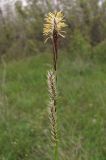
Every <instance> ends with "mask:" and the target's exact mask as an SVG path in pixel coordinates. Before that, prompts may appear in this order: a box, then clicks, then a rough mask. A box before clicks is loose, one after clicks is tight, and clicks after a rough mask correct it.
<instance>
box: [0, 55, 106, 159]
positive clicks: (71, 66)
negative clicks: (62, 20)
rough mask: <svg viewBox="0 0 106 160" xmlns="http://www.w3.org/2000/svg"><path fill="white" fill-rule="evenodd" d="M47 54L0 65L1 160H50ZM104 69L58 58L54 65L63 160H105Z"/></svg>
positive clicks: (67, 57)
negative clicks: (55, 65)
mask: <svg viewBox="0 0 106 160" xmlns="http://www.w3.org/2000/svg"><path fill="white" fill-rule="evenodd" d="M50 61H51V59H50V54H42V55H41V54H40V55H38V56H33V57H30V58H23V59H21V60H18V61H14V60H13V61H11V62H8V63H6V64H5V65H3V64H1V65H0V90H1V92H0V160H49V159H51V153H52V151H51V148H50V144H51V142H50V130H49V120H48V111H47V109H48V108H47V100H48V92H47V84H46V71H47V70H48V68H51V66H50ZM105 67H106V66H105V64H104V63H99V62H98V63H97V62H96V63H95V62H94V61H93V60H88V59H87V60H83V59H79V57H78V58H76V59H74V60H71V56H70V55H69V54H68V55H67V54H66V53H64V54H61V55H60V57H59V64H58V74H59V76H58V91H59V93H58V95H59V98H58V124H59V135H60V143H59V148H60V149H59V154H60V157H61V159H62V160H83V159H84V160H89V159H90V160H106V136H105V133H106V127H105V120H106V71H105Z"/></svg>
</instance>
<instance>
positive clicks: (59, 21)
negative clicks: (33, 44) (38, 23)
mask: <svg viewBox="0 0 106 160" xmlns="http://www.w3.org/2000/svg"><path fill="white" fill-rule="evenodd" d="M66 26H67V25H66V24H65V20H64V15H63V13H62V12H61V11H59V12H54V13H51V12H50V13H49V14H48V15H47V16H46V17H45V24H44V28H43V35H44V36H46V41H47V40H48V39H49V38H53V35H54V33H55V34H57V35H59V36H61V37H64V35H63V33H65V31H63V28H64V27H66Z"/></svg>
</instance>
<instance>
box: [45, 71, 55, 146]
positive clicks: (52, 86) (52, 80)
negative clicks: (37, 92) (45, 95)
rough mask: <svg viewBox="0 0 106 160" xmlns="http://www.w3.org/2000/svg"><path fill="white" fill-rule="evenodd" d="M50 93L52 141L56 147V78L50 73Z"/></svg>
mask: <svg viewBox="0 0 106 160" xmlns="http://www.w3.org/2000/svg"><path fill="white" fill-rule="evenodd" d="M47 78H48V91H49V97H50V101H49V119H50V125H51V139H52V144H54V145H56V143H57V129H56V98H57V91H56V78H55V74H54V72H53V71H52V70H51V71H48V75H47Z"/></svg>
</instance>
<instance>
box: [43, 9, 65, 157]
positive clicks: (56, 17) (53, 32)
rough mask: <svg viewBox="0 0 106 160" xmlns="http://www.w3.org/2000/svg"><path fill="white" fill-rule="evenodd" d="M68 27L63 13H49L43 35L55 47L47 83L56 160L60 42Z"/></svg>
mask: <svg viewBox="0 0 106 160" xmlns="http://www.w3.org/2000/svg"><path fill="white" fill-rule="evenodd" d="M64 27H66V24H65V20H64V15H63V13H62V12H61V11H59V12H57V11H55V12H53V13H51V12H50V13H48V15H47V16H46V17H45V23H44V28H43V34H44V36H45V38H46V39H45V42H47V41H48V40H49V39H50V40H51V42H52V46H53V68H52V69H51V70H50V71H48V74H47V82H48V92H49V119H50V126H51V140H52V144H53V148H54V160H59V155H58V135H57V89H56V84H57V59H58V42H59V38H60V37H63V38H64V37H65V36H64V33H65V31H63V28H64Z"/></svg>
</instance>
